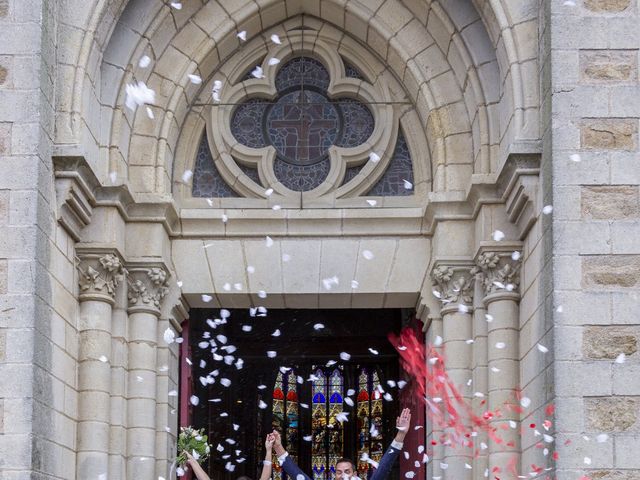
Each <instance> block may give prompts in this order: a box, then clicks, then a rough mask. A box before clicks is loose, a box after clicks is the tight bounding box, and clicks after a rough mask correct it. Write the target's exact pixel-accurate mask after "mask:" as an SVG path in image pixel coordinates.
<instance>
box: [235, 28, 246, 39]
mask: <svg viewBox="0 0 640 480" xmlns="http://www.w3.org/2000/svg"><path fill="white" fill-rule="evenodd" d="M236 37H238V38H239V39H240V40H242V41H243V42H246V41H247V31H246V30H242V31H241V32H238V33H237V34H236Z"/></svg>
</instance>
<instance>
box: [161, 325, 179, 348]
mask: <svg viewBox="0 0 640 480" xmlns="http://www.w3.org/2000/svg"><path fill="white" fill-rule="evenodd" d="M163 337H164V341H165V343H166V344H167V345H171V344H172V343H173V342H175V341H176V334H175V332H174V331H173V330H172V329H170V328H167V329H166V330H165V331H164V335H163Z"/></svg>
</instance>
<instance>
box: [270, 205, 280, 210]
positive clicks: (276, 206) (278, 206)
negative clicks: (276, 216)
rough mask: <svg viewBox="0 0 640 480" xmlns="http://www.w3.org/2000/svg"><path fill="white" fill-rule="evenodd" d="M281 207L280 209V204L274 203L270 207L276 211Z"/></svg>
mask: <svg viewBox="0 0 640 480" xmlns="http://www.w3.org/2000/svg"><path fill="white" fill-rule="evenodd" d="M281 209H282V207H281V206H280V205H274V206H273V207H271V210H275V211H278V210H281Z"/></svg>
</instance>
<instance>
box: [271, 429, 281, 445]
mask: <svg viewBox="0 0 640 480" xmlns="http://www.w3.org/2000/svg"><path fill="white" fill-rule="evenodd" d="M269 435H271V436H272V437H273V441H274V443H273V444H274V446H278V445H282V438H281V437H280V432H278V431H277V430H274V431H273V432H271V433H270V434H269Z"/></svg>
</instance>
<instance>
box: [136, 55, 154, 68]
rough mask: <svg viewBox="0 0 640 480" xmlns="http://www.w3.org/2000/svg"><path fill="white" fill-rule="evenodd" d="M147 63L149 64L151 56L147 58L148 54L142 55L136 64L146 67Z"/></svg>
mask: <svg viewBox="0 0 640 480" xmlns="http://www.w3.org/2000/svg"><path fill="white" fill-rule="evenodd" d="M149 65H151V58H149V56H148V55H143V56H142V57H141V58H140V61H139V62H138V66H139V67H140V68H147V67H148V66H149Z"/></svg>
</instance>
